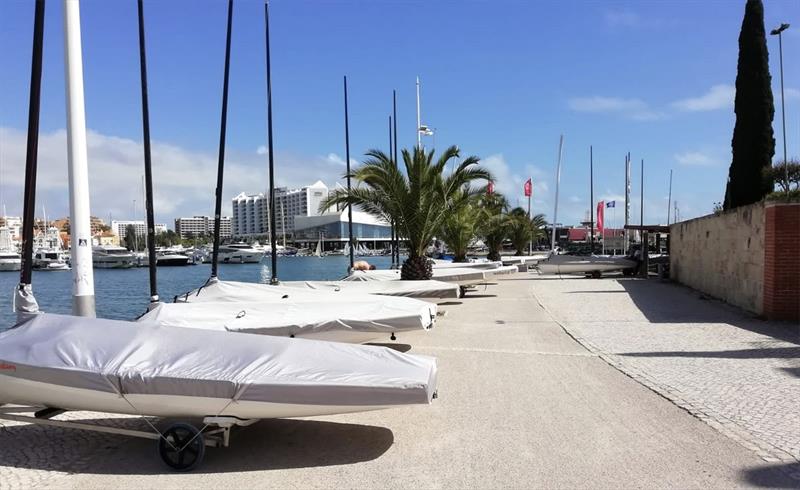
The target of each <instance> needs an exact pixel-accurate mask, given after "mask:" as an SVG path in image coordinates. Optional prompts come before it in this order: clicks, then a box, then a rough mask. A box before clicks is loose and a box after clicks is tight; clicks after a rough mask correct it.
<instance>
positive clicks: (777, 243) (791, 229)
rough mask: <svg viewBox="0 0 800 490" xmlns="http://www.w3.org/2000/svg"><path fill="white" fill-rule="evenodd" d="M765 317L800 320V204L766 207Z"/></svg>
mask: <svg viewBox="0 0 800 490" xmlns="http://www.w3.org/2000/svg"><path fill="white" fill-rule="evenodd" d="M765 211H766V212H765V224H766V226H765V235H764V309H763V313H764V316H766V317H767V318H770V319H774V320H790V321H800V204H797V203H793V204H778V203H769V204H767V205H766V210H765Z"/></svg>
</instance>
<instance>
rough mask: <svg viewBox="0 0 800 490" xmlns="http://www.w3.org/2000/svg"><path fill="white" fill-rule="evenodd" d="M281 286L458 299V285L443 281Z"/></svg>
mask: <svg viewBox="0 0 800 490" xmlns="http://www.w3.org/2000/svg"><path fill="white" fill-rule="evenodd" d="M281 286H284V287H289V288H297V289H306V290H312V291H326V292H335V293H342V294H375V295H379V296H402V297H406V298H414V299H419V300H424V301H432V302H434V303H435V302H438V301H444V300H448V299H453V298H458V296H459V291H458V285H457V284H450V283H446V282H443V281H434V280H430V281H402V280H399V281H369V282H366V281H282V282H281Z"/></svg>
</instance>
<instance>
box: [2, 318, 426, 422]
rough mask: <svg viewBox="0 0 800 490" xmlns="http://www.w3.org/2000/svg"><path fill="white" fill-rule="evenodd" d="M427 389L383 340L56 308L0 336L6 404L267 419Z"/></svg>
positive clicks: (390, 401) (415, 364) (417, 396)
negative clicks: (108, 316) (239, 331)
mask: <svg viewBox="0 0 800 490" xmlns="http://www.w3.org/2000/svg"><path fill="white" fill-rule="evenodd" d="M435 390H436V360H435V359H433V358H429V357H425V356H417V355H409V354H402V353H399V352H396V351H394V350H392V349H389V348H385V347H373V346H360V345H358V346H356V345H346V344H339V343H335V342H317V341H311V340H301V339H284V338H277V337H267V336H254V335H230V334H227V333H224V332H214V331H206V330H199V329H188V330H187V329H178V328H169V327H162V326H157V325H152V324H147V323H133V322H123V321H115V320H105V319H95V318H82V317H74V316H67V315H53V314H39V315H35V316H34V317H33V318H31V319H29V320H28V321H26V322H24V323H21V324H19V325H18V326H16V327H14V328H12V329H9V330H6V331H5V332H3V333H0V400H2V401H3V402H6V403H20V404H30V405H44V406H51V407H58V408H64V409H74V410H102V411H112V410H110V409H114V412H115V413H131V414H137V413H140V414H142V415H157V416H205V415H230V416H239V417H242V418H267V417H272V416H276V415H275V414H279V416H289V417H290V416H299V415H302V416H307V415H311V414H314V413H318V414H329V413H336V412H335V410H339V411H340V412H348V411H350V412H352V411H360V410H363V409H376V408H386V407H388V406H393V405H406V404H420V403H421V404H427V403H429V402H430V400H431V399H432V397H433V396H434V393H435ZM67 395H69V396H67ZM215 399H216V400H218V401H217V402H216V405H213V404H209V403H208V401H209V400H210V401H212V402H213V400H215ZM133 400H135V401H136V403H132V401H133ZM219 400H223V401H225V400H227V401H228V403H219ZM231 401H235V402H236V403H232V402H231ZM123 402H124V403H123ZM98 404H99V406H98ZM209 406H216V407H219V408H218V409H217V410H218V411H220V413H216V414H215V413H208V407H209ZM126 407H127V408H126ZM222 407H225V408H224V409H223V408H222ZM333 407H336V409H335V410H334V408H333ZM292 410H294V412H293V411H292ZM332 410H334V411H332Z"/></svg>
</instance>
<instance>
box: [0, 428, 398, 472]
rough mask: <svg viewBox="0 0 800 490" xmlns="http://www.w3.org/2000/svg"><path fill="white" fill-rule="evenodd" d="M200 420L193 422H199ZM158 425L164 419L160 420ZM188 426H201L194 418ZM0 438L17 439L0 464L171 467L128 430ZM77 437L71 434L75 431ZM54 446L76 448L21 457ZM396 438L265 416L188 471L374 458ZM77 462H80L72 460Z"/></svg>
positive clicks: (13, 433) (37, 431)
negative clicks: (125, 432) (27, 443)
mask: <svg viewBox="0 0 800 490" xmlns="http://www.w3.org/2000/svg"><path fill="white" fill-rule="evenodd" d="M75 422H82V423H91V424H103V425H112V426H115V427H124V428H126V429H134V430H145V431H146V430H148V428H147V425H146V424H145V423H144V421H142V420H141V419H139V418H124V419H119V418H110V419H87V420H76V421H75ZM198 424H199V425H198ZM156 425H157V426H159V428H160V429H162V430H163V429H164V428H165V427H166V426H167V425H169V424H168V423H167V422H166V421H163V420H162V421H159V423H158V424H156ZM193 425H196V426H197V427H202V423H199V422H197V421H194V422H193ZM2 433H3V439H4V440H6V441H9V440H13V441H17V442H16V443H15V444H2V445H0V465H3V466H9V467H16V468H28V469H33V470H48V471H62V472H70V473H85V474H133V475H136V474H141V475H147V474H161V473H165V474H168V473H173V472H172V471H171V470H170V469H169V468H168V467H167V466H166V465H165V464H164V463H163V462H162V461H161V459H160V458H159V456H158V453H157V450H156V441H154V440H150V439H140V438H134V437H126V436H112V437H109V436H108V435H106V434H99V433H96V432H90V431H83V430H77V429H67V428H60V427H43V426H37V425H31V424H26V425H15V426H6V427H3V428H2ZM76 436H77V437H76ZM19 441H30V445H31V446H37V445H42V444H43V441H47V445H55V446H56V447H57V452H58V453H59V454H72V455H78V454H81V453H82V455H81V457H79V458H69V459H68V458H62V457H58V456H57V455H56V454H52V455H50V457H26V456H25V455H26V454H38V453H43V452H49V451H51V450H52V449H53V448H51V449H50V450H48V449H46V448H44V449H43V448H40V447H25V444H23V443H20V442H19ZM393 442H394V434H393V433H392V431H391V430H389V429H387V428H384V427H374V426H367V425H356V424H342V423H334V422H323V421H316V420H291V419H269V420H262V421H260V422H258V423H256V424H254V425H251V426H249V427H241V428H237V429H235V430H233V431H231V443H230V447H227V448H206V454H205V459H204V460H203V462H202V463H201V464H200V466H199V467H198V468H197V469H195V470H193V473H228V472H241V471H258V470H277V469H288V468H308V467H318V466H334V465H345V464H353V463H359V462H363V461H370V460H373V459H376V458H378V457H380V456H381V455H382V454H383V453H385V452H386V451H387V450H388V449H389V448H390V447H391V446H392V443H393ZM76 460H79V461H76Z"/></svg>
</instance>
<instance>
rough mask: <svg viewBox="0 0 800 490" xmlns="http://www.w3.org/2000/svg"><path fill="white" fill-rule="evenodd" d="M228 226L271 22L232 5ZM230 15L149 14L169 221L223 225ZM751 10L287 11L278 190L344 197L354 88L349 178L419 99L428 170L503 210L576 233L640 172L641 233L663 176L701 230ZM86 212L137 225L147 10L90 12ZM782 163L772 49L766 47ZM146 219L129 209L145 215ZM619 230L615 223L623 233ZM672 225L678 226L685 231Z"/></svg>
mask: <svg viewBox="0 0 800 490" xmlns="http://www.w3.org/2000/svg"><path fill="white" fill-rule="evenodd" d="M234 3H235V5H234V13H233V36H232V37H233V39H232V50H231V73H230V101H229V112H228V131H227V143H226V158H225V161H226V168H225V174H224V176H225V184H224V201H223V203H224V207H223V214H229V213H230V199H231V198H232V197H233V196H235V195H236V194H238V193H240V192H242V191H245V192H248V193H256V192H263V191H265V190H266V188H267V186H268V182H267V155H266V144H267V143H266V141H267V133H266V82H265V46H264V44H265V42H264V4H263V2H262V1H259V0H236V1H235V2H234ZM764 3H765V25H766V28H767V31H769V30H770V29H772V28H773V27H776V26H777V25H779V24H780V23H781V22H788V23H790V24H792V27H791V28H789V30H787V31H786V32H784V35H783V51H784V64H785V65H784V77H785V92H786V101H785V102H786V129H787V135H788V136H787V146H788V154H789V156H790V157H792V156H795V157H796V156H800V63H798V62H797V60H800V55H798V53H800V2H797V1H796V0H766V1H765V2H764ZM226 8H227V2H225V1H224V0H170V1H162V0H158V1H156V0H145V2H144V9H145V23H146V24H145V30H146V43H147V62H148V80H149V96H150V124H151V136H152V141H153V174H154V193H155V203H154V207H155V212H156V220H157V222H162V223H167V224H169V226H170V227H172V224H173V220H174V218H176V217H178V216H191V215H203V214H207V215H211V214H213V202H214V196H213V194H214V185H215V175H216V165H217V158H218V153H217V152H218V145H219V124H220V109H221V99H222V77H223V64H224V48H225V23H226ZM33 10H34V3H33V1H32V0H2V1H0V66H2V69H0V203H2V204H4V205H5V206H6V209H7V213H8V214H10V215H20V214H21V213H22V187H23V180H24V162H25V137H26V136H25V134H26V128H27V114H28V97H29V85H30V63H31V46H32V32H33ZM743 13H744V1H738V0H724V1H690V0H675V1H673V0H662V1H658V2H656V1H644V2H643V1H603V2H600V1H589V0H573V1H545V0H542V1H537V2H528V1H510V0H495V1H488V0H487V1H455V0H452V1H425V2H423V1H400V0H381V1H366V0H364V1H354V0H324V1H323V0H317V1H310V0H272V2H271V3H270V22H271V25H270V28H271V49H272V77H273V84H272V85H273V122H274V148H275V149H274V153H275V155H274V156H275V163H276V169H275V174H276V177H275V178H276V185H279V186H290V187H299V186H303V185H308V184H311V183H313V182H314V181H316V180H318V179H321V180H322V181H323V182H325V183H326V184H328V185H329V186H331V187H332V186H333V185H334V184H335V182H337V180H338V181H342V177H343V174H344V171H345V159H344V155H345V148H344V113H343V94H342V92H343V89H342V78H343V76H344V75H347V77H348V86H349V109H350V148H351V161H352V163H353V164H354V165H357V164H358V162H360V161H362V160H363V155H364V153H365V152H366V151H367V150H368V149H371V148H378V149H383V150H385V149H387V148H388V137H389V136H388V117H389V115H390V114H391V108H392V107H391V102H392V100H391V97H392V90H393V89H394V90H397V101H398V140H399V146H400V147H401V148H410V147H412V146H413V145H414V144H415V143H416V133H415V126H416V103H415V78H416V77H417V76H419V77H420V80H421V83H422V86H421V87H422V88H421V93H422V101H421V109H422V123H423V124H426V125H428V126H429V127H432V128H434V129H435V136H434V137H425V138H424V141H423V143H424V145H425V147H426V148H427V149H440V150H441V149H443V148H445V147H446V146H450V145H457V146H458V147H459V148H460V150H461V152H462V155H463V156H467V155H476V156H478V157H480V158H481V160H482V164H483V165H485V166H486V167H487V168H489V169H490V170H491V171H492V172H493V173H494V174H495V182H496V184H495V185H496V189H497V190H499V191H501V192H503V193H505V194H506V196H507V197H508V199H509V201H510V202H511V204H512V205H517V204H519V205H521V206H523V207H524V206H526V205H527V200H526V198H525V197H524V196H523V183H524V181H525V180H526V179H527V178H528V177H532V179H533V182H534V197H533V202H532V208H533V209H532V211H533V212H534V213H544V214H545V216H546V217H547V219H548V220H552V218H553V211H554V204H555V190H556V185H555V180H556V177H555V175H556V162H557V157H558V142H559V137H560V135H562V134H563V135H564V150H563V160H562V175H561V185H560V191H559V205H558V216H557V221H558V222H559V223H564V224H577V223H578V222H579V221H581V220H583V219H584V217H585V215H586V213H587V212H588V210H589V208H590V199H589V147H590V145H591V146H592V148H593V160H594V197H595V201H599V200H601V199H604V200H607V201H608V200H617V201H618V204H617V206H618V209H617V210H616V211H615V212H616V215H615V214H613V213H606V221H607V224H610V223H608V222H609V221H610V220H613V223H620V222H621V221H622V216H623V213H624V211H623V208H622V200H623V199H624V197H623V196H624V182H625V181H624V155H625V154H626V153H627V152H630V153H631V156H632V160H633V172H632V181H633V185H632V194H633V195H632V206H631V207H632V209H631V219H632V221H633V222H638V220H639V208H640V201H639V194H640V190H641V186H640V178H641V173H640V165H641V161H642V160H644V174H645V175H644V194H645V198H644V221H646V222H647V223H664V222H666V220H667V208H668V206H667V199H668V193H669V173H670V170H673V184H672V185H673V187H672V199H673V201H677V205H678V208H679V217H680V219H688V218H692V217H696V216H701V215H704V214H708V213H709V212H711V211H712V209H713V205H714V203H715V202H718V201H721V200H722V198H723V195H724V191H725V181H726V178H727V172H728V166H729V164H730V141H731V136H732V132H733V124H734V121H735V115H734V113H733V97H734V94H735V89H734V83H735V78H736V62H737V57H738V44H737V39H738V35H739V30H740V27H741V21H742V16H743ZM81 30H82V42H83V66H84V83H85V99H86V118H87V127H88V130H89V138H88V146H89V147H88V155H89V170H90V186H91V195H90V199H91V209H92V213H93V214H94V215H97V216H100V217H102V218H104V219H109V217H111V218H113V219H133V218H138V219H142V218H143V214H144V212H143V209H142V194H143V193H142V183H141V182H142V175H143V172H144V170H143V152H142V144H141V142H142V122H141V121H142V120H141V98H140V97H141V92H140V86H139V56H138V36H137V16H136V1H135V0H83V1H81ZM767 42H768V46H769V50H770V69H771V72H772V76H773V92H774V94H775V105H776V113H775V123H774V128H775V137H776V158H780V157H781V156H782V144H783V136H782V132H781V126H780V116H781V112H780V78H779V65H778V42H777V38H776V37H773V36H768V39H767ZM63 57H64V49H63V18H62V2H61V1H53V0H51V1H49V2H48V3H47V10H46V20H45V40H44V69H43V82H42V107H41V125H40V139H39V155H40V158H39V165H40V167H39V179H38V183H37V216H41V215H42V212H43V211H42V207H44V208H45V209H46V212H47V214H48V217H50V218H54V217H57V216H64V215H67V214H68V212H69V201H68V188H67V163H66V130H65V127H66V116H65V89H64V63H63ZM134 201H135V202H134ZM609 214H611V215H610V216H609ZM672 219H673V220H674V216H673V217H672Z"/></svg>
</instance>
